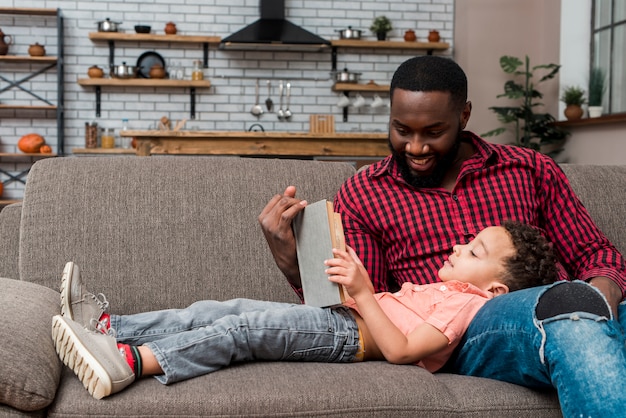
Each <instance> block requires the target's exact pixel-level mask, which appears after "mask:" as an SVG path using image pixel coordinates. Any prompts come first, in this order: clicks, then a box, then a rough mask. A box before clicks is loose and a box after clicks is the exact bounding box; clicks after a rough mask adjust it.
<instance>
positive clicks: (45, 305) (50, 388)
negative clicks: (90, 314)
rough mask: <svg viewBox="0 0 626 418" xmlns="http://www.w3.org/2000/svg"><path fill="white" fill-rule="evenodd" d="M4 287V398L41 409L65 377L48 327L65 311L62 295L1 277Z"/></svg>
mask: <svg viewBox="0 0 626 418" xmlns="http://www.w3.org/2000/svg"><path fill="white" fill-rule="evenodd" d="M0 289H1V290H0V353H2V357H1V358H0V403H1V404H6V405H9V406H11V407H13V408H16V409H19V410H22V411H37V410H40V409H43V408H45V407H47V406H48V405H50V404H51V403H52V401H53V400H54V396H55V394H56V391H57V387H58V385H59V381H60V379H61V370H62V366H63V365H62V363H61V361H60V360H59V358H58V356H57V355H56V351H55V349H54V344H53V342H52V337H51V331H50V330H51V326H52V317H53V316H54V315H57V314H59V313H60V311H61V309H60V304H59V300H60V295H59V293H58V292H56V291H54V290H52V289H49V288H47V287H44V286H41V285H37V284H34V283H29V282H24V281H20V280H14V279H6V278H0Z"/></svg>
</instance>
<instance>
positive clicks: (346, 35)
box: [335, 26, 362, 39]
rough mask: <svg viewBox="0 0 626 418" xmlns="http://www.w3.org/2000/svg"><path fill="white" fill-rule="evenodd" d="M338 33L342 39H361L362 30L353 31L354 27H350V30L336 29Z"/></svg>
mask: <svg viewBox="0 0 626 418" xmlns="http://www.w3.org/2000/svg"><path fill="white" fill-rule="evenodd" d="M335 31H336V32H339V38H340V39H361V32H362V31H361V30H360V29H352V26H348V29H341V30H339V29H336V30H335Z"/></svg>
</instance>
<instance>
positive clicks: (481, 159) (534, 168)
mask: <svg viewBox="0 0 626 418" xmlns="http://www.w3.org/2000/svg"><path fill="white" fill-rule="evenodd" d="M463 140H464V141H469V142H471V143H472V144H473V145H474V147H475V149H476V150H477V152H476V153H475V154H474V155H473V156H472V157H470V158H469V159H468V160H467V161H465V163H464V164H463V166H462V168H461V172H460V174H459V176H458V179H457V181H456V184H455V186H454V188H453V190H452V191H451V192H449V191H447V190H445V189H443V188H422V189H417V188H414V187H412V186H410V185H408V184H407V183H406V182H405V181H404V180H403V179H402V176H401V175H400V172H399V170H398V168H397V167H396V165H395V163H394V162H393V160H392V159H391V157H388V158H386V159H384V160H382V161H380V162H378V163H375V164H373V165H371V166H370V167H368V168H367V169H366V170H364V171H361V172H359V173H357V174H356V175H355V176H354V177H352V178H351V179H350V180H348V181H347V182H346V183H345V184H344V185H343V186H342V187H341V189H340V191H339V193H338V195H337V197H336V199H335V210H336V211H338V212H340V213H341V214H342V220H343V225H344V231H345V234H346V243H347V244H348V245H350V246H351V247H352V248H354V249H355V251H356V253H357V254H358V255H359V257H360V258H361V260H362V261H363V264H364V265H365V267H366V268H367V271H368V272H369V273H370V276H371V278H372V282H373V284H374V288H375V289H376V291H389V290H391V291H393V290H395V289H397V288H398V287H399V286H400V285H401V284H402V283H404V282H412V283H420V284H421V283H432V282H436V281H438V277H437V271H438V270H439V268H440V267H441V266H442V265H443V262H444V260H445V257H446V256H447V255H449V254H450V253H451V252H452V246H453V245H455V244H457V243H461V244H462V243H466V242H468V241H469V240H470V239H472V238H473V237H475V236H476V235H477V234H478V232H479V231H481V230H482V229H483V228H485V227H488V226H493V225H500V224H501V223H502V221H504V220H506V219H511V220H517V221H520V222H524V223H527V224H531V225H534V226H536V227H538V228H540V229H541V230H542V231H543V233H544V235H545V236H546V238H548V239H549V240H550V241H552V242H553V243H554V248H555V251H556V253H557V256H558V258H559V261H560V262H561V264H562V268H561V271H562V278H563V279H569V278H576V279H579V280H589V279H591V278H593V277H596V276H606V277H609V278H610V279H612V280H614V281H615V282H616V283H617V284H618V285H619V286H620V288H621V289H622V292H624V290H625V289H626V265H625V263H624V258H623V257H622V255H621V254H620V253H619V252H618V251H617V249H616V248H615V247H614V246H613V245H612V244H611V243H610V242H609V241H608V239H607V238H606V237H605V236H604V234H603V233H602V232H600V230H599V229H598V228H597V227H596V225H595V224H594V223H593V221H592V220H591V218H590V216H589V214H588V213H587V211H586V210H585V208H584V207H583V205H582V204H581V203H580V201H579V199H578V198H577V197H576V195H575V194H574V192H573V191H572V189H571V188H570V185H569V182H568V180H567V178H566V177H565V174H564V173H563V172H562V171H561V169H560V168H559V167H558V165H557V164H556V163H555V162H554V161H553V160H552V159H551V158H549V157H547V156H545V155H543V154H540V153H537V152H534V151H531V150H529V149H525V148H519V147H514V146H509V145H498V144H490V143H487V142H485V141H484V140H482V139H481V138H479V137H478V136H476V135H474V134H472V133H470V132H464V133H463ZM565 271H566V272H567V273H565Z"/></svg>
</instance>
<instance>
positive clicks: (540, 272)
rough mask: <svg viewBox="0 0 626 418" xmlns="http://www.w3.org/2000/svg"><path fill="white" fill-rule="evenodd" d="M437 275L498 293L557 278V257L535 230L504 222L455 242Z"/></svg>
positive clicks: (519, 224)
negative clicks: (465, 240) (461, 243)
mask: <svg viewBox="0 0 626 418" xmlns="http://www.w3.org/2000/svg"><path fill="white" fill-rule="evenodd" d="M439 278H440V279H441V280H442V281H444V282H446V281H450V280H458V281H462V282H467V283H472V284H473V285H475V286H477V287H479V288H481V289H483V290H486V291H489V292H492V293H494V294H495V295H500V294H504V293H507V292H509V291H514V290H519V289H524V288H527V287H533V286H538V285H541V284H548V283H552V282H554V281H556V280H557V268H556V259H555V256H554V253H553V251H552V245H551V244H550V243H549V242H548V241H547V240H546V239H545V238H544V237H543V235H541V233H540V232H539V231H538V230H536V229H534V228H533V227H531V226H529V225H525V224H522V223H519V222H514V221H505V222H504V223H503V224H502V225H501V226H492V227H488V228H485V229H483V230H482V231H480V233H478V235H476V238H474V239H473V240H472V241H470V242H469V243H467V244H463V245H455V246H454V247H453V251H452V254H451V255H450V256H449V257H448V260H446V262H445V263H444V265H443V267H442V268H441V269H440V270H439Z"/></svg>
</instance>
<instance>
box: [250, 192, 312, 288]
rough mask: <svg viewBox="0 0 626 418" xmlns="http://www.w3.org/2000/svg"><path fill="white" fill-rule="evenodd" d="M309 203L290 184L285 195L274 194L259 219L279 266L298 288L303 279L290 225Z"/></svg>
mask: <svg viewBox="0 0 626 418" xmlns="http://www.w3.org/2000/svg"><path fill="white" fill-rule="evenodd" d="M306 204H307V202H306V201H305V200H299V199H296V188H295V187H294V186H289V187H287V188H286V189H285V192H284V193H283V194H282V195H280V194H277V195H275V196H274V197H272V199H271V200H270V201H269V202H268V204H267V205H266V206H265V208H263V211H261V214H260V215H259V218H258V220H259V223H260V224H261V229H262V230H263V235H265V239H266V240H267V243H268V244H269V247H270V251H271V252H272V255H273V256H274V260H275V261H276V265H277V266H278V268H279V269H280V270H281V271H282V272H283V274H284V275H285V276H286V277H287V280H288V281H289V283H291V284H292V285H293V286H295V287H297V288H300V287H302V282H301V280H300V270H299V268H298V257H297V255H296V239H295V237H294V235H293V229H291V224H292V222H293V219H294V218H295V216H296V215H297V214H298V213H299V212H300V211H301V210H302V209H304V207H305V206H306Z"/></svg>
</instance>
